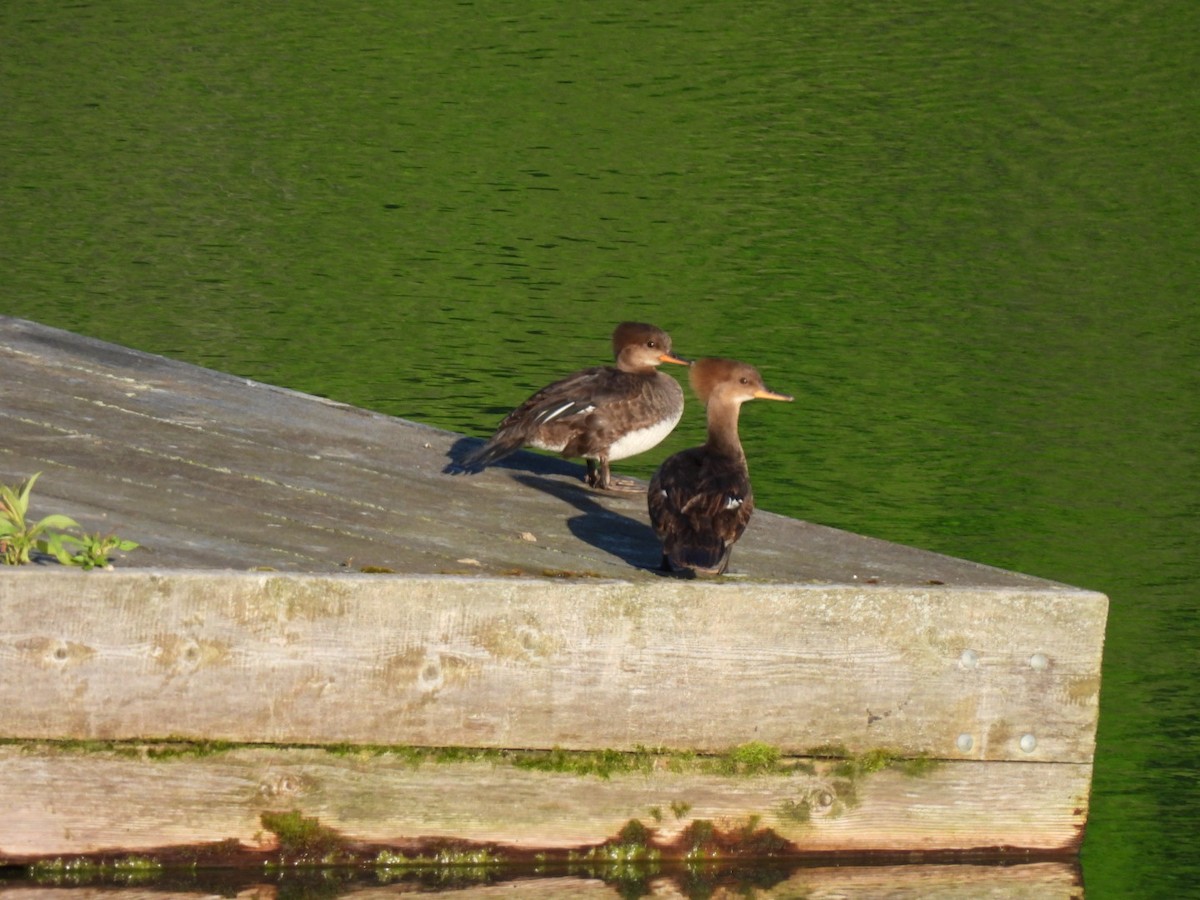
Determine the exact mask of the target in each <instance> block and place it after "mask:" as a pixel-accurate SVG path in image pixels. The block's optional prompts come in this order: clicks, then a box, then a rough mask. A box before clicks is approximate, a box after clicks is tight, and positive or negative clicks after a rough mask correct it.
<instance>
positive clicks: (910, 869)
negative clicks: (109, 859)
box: [0, 860, 1083, 900]
mask: <svg viewBox="0 0 1200 900" xmlns="http://www.w3.org/2000/svg"><path fill="white" fill-rule="evenodd" d="M53 888H59V889H64V888H66V889H68V890H69V889H71V888H75V889H86V888H99V889H101V890H103V893H104V896H105V897H106V898H109V900H135V898H137V900H144V898H146V897H148V896H150V897H153V896H173V897H181V898H186V897H192V896H196V897H200V896H211V895H213V894H217V895H220V896H254V897H272V896H274V897H278V898H281V900H283V898H312V897H322V898H330V900H332V898H335V897H342V898H348V900H353V898H367V897H380V896H395V895H399V894H410V893H426V892H435V893H443V894H451V895H453V896H456V897H462V898H464V900H473V898H479V900H482V898H488V897H496V896H514V895H515V896H520V897H535V898H544V900H557V898H569V897H570V898H574V897H594V898H596V900H602V898H607V897H618V898H638V897H662V898H686V900H709V898H714V900H715V898H725V897H729V898H732V897H747V896H752V897H757V898H761V900H770V898H795V897H838V898H864V900H867V898H870V900H877V898H894V900H901V898H913V900H917V898H925V897H930V896H937V897H939V898H946V900H956V898H962V900H974V898H977V897H983V896H987V897H997V898H1003V897H1039V898H1043V897H1044V898H1061V900H1068V898H1081V897H1082V896H1083V888H1082V882H1081V875H1080V871H1079V867H1078V866H1077V865H1076V864H1074V863H1070V862H1052V861H1045V862H1038V861H1031V862H1024V863H1020V864H1013V865H985V864H979V863H969V862H963V863H960V864H956V865H930V864H906V865H897V864H894V863H886V862H880V863H876V864H873V865H862V864H860V865H850V866H843V865H839V866H829V865H828V864H826V865H820V864H817V865H800V866H796V865H793V866H784V865H779V864H776V863H773V862H769V861H761V860H760V861H757V862H755V863H754V864H752V865H744V864H742V865H736V864H717V863H711V862H700V861H697V862H695V863H689V864H685V865H679V866H665V867H664V866H650V867H647V866H639V865H634V864H612V865H604V864H592V865H580V866H568V867H565V868H563V869H555V870H547V869H545V868H544V867H541V868H532V869H520V868H516V869H504V868H497V867H484V868H473V867H461V868H432V869H426V870H423V871H412V870H397V869H388V868H379V869H374V870H371V871H361V870H355V869H351V868H317V869H304V868H300V869H295V870H289V871H276V872H272V873H247V872H240V871H237V870H221V869H200V870H190V871H182V872H176V873H172V874H166V875H159V876H150V877H135V876H128V875H126V876H114V877H107V878H96V877H81V876H78V875H74V876H72V875H67V876H60V877H52V876H45V877H40V878H37V879H32V880H25V879H23V878H5V877H4V876H3V874H0V890H5V889H12V890H21V889H39V890H36V891H35V896H44V895H45V894H47V893H48V891H49V890H50V889H53Z"/></svg>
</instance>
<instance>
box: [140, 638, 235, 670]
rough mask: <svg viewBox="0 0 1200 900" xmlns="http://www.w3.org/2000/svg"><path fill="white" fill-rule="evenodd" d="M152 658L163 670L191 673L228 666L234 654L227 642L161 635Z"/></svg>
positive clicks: (156, 642) (156, 641) (153, 650)
mask: <svg viewBox="0 0 1200 900" xmlns="http://www.w3.org/2000/svg"><path fill="white" fill-rule="evenodd" d="M150 656H151V658H153V659H154V661H155V663H156V664H157V665H158V666H159V668H162V669H168V670H171V671H190V670H195V669H200V668H204V667H206V666H219V665H225V664H228V662H229V660H230V658H231V656H232V653H231V651H230V647H229V644H228V643H226V642H225V641H213V640H206V639H201V640H197V639H195V638H190V637H184V636H183V635H178V634H160V635H158V636H157V637H156V638H155V640H154V647H153V649H152V650H151V651H150Z"/></svg>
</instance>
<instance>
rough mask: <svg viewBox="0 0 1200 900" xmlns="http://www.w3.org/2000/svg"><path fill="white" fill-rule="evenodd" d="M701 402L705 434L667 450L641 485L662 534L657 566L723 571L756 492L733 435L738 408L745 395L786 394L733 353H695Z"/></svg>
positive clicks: (766, 397)
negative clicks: (700, 442)
mask: <svg viewBox="0 0 1200 900" xmlns="http://www.w3.org/2000/svg"><path fill="white" fill-rule="evenodd" d="M688 375H689V377H690V379H691V382H692V390H694V391H695V392H696V396H697V397H699V398H700V399H701V400H702V401H703V402H704V404H705V408H706V411H707V415H708V440H707V441H705V442H704V444H703V445H701V446H699V447H691V448H689V449H687V450H682V451H680V452H679V453H676V454H675V455H674V456H671V457H669V458H668V459H667V460H666V461H664V462H663V464H662V465H661V466H660V467H659V469H658V471H657V472H655V473H654V477H653V478H652V479H651V480H650V489H649V491H648V492H647V501H648V504H649V507H650V522H651V524H653V526H654V531H655V533H656V534H657V535H658V539H659V541H661V542H662V548H663V556H662V567H663V569H664V570H666V571H677V572H684V573H692V574H697V575H721V574H723V573H724V572H725V570H726V569H727V568H729V554H730V553H731V551H732V550H733V545H734V544H735V543H737V540H738V538H740V537H741V536H742V532H744V531H745V530H746V524H747V523H748V522H749V521H750V514H751V513H752V512H753V511H754V493H753V492H752V491H751V489H750V471H749V469H748V467H747V466H746V454H745V453H744V452H743V451H742V443H741V440H740V439H739V438H738V414H739V412H740V411H741V407H742V404H743V403H745V402H746V401H747V400H755V399H759V400H791V399H792V398H791V397H789V396H788V395H787V394H780V393H776V392H775V391H772V390H770V389H769V388H767V386H766V385H765V384H763V380H762V376H761V375H759V373H758V370H757V369H755V368H754V367H753V366H750V365H747V364H746V363H743V362H738V361H736V360H732V359H701V360H698V361H697V362H696V363H694V364H693V365H692V369H691V371H690V372H689V373H688Z"/></svg>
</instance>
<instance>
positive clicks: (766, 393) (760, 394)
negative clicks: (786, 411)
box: [754, 388, 796, 403]
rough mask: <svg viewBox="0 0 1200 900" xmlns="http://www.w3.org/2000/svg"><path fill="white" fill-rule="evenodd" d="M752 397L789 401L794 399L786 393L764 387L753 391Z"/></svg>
mask: <svg viewBox="0 0 1200 900" xmlns="http://www.w3.org/2000/svg"><path fill="white" fill-rule="evenodd" d="M754 397H755V399H756V400H787V401H788V402H789V403H790V402H791V401H792V400H795V399H796V398H795V397H792V396H790V395H788V394H777V393H776V392H775V391H772V390H768V389H766V388H763V389H762V390H761V391H755V392H754Z"/></svg>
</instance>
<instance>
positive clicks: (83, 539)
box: [0, 472, 138, 569]
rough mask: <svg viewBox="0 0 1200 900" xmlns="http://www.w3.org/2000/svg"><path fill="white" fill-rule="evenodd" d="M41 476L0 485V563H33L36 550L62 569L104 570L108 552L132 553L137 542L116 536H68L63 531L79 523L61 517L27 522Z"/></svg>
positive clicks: (38, 474) (51, 516)
mask: <svg viewBox="0 0 1200 900" xmlns="http://www.w3.org/2000/svg"><path fill="white" fill-rule="evenodd" d="M41 474H42V473H41V472H35V473H34V474H33V475H31V476H29V478H28V479H26V481H25V483H24V484H22V485H20V486H19V487H16V488H12V487H9V486H8V485H6V484H0V561H2V562H3V563H4V564H5V565H9V566H19V565H24V564H25V563H29V562H32V559H31V554H32V553H33V551H34V550H36V551H38V552H39V553H44V554H45V555H47V556H52V557H54V558H55V559H57V560H58V561H59V562H60V563H62V564H63V565H64V566H79V567H80V568H81V569H95V568H97V567H99V568H104V567H106V566H108V565H109V555H110V554H111V553H113V552H115V551H117V550H122V551H128V550H133V549H134V548H135V547H137V546H138V545H137V543H136V542H134V541H128V540H124V539H122V538H119V537H117V536H116V535H115V534H109V535H101V534H79V535H74V534H68V533H67V531H64V530H63V529H78V528H79V523H78V522H76V521H75V520H74V519H72V518H71V517H70V516H64V515H61V514H55V515H49V516H46V517H45V518H43V519H40V520H39V521H37V522H34V523H30V522H29V521H28V515H29V495H30V493H31V492H32V491H33V485H34V483H35V482H36V481H37V480H38V478H39V476H41Z"/></svg>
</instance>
